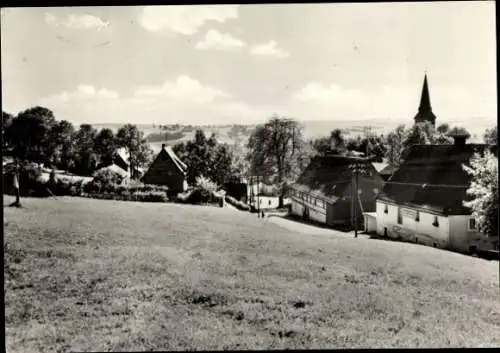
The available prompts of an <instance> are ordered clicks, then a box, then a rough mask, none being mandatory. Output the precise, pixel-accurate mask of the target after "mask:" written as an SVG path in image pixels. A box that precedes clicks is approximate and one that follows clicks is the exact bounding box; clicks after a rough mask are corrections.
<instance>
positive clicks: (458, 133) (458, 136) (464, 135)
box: [448, 127, 470, 148]
mask: <svg viewBox="0 0 500 353" xmlns="http://www.w3.org/2000/svg"><path fill="white" fill-rule="evenodd" d="M448 136H450V137H452V138H453V141H454V142H453V145H454V146H455V147H458V148H463V147H464V146H465V145H466V143H467V139H468V138H469V137H470V134H469V133H468V132H467V130H465V129H464V128H456V127H455V128H453V129H452V130H451V131H450V132H449V133H448Z"/></svg>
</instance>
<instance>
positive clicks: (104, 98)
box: [40, 75, 272, 124]
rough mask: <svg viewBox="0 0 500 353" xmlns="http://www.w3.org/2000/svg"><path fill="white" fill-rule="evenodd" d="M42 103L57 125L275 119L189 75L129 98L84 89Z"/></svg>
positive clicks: (64, 93)
mask: <svg viewBox="0 0 500 353" xmlns="http://www.w3.org/2000/svg"><path fill="white" fill-rule="evenodd" d="M40 103H41V105H44V106H46V107H48V108H49V109H51V110H52V111H54V114H55V115H56V117H58V119H67V120H70V121H72V122H74V123H83V122H87V123H102V122H106V123H120V124H123V123H125V122H130V123H132V124H140V123H151V122H156V123H184V124H225V123H234V122H235V121H239V122H241V123H249V122H255V121H258V120H262V119H264V118H265V117H267V116H270V114H271V113H272V111H267V110H266V109H265V108H262V107H255V106H250V105H248V104H247V103H246V102H244V101H242V100H239V99H237V98H235V97H231V96H230V95H229V94H228V93H226V92H224V91H223V90H222V89H219V88H216V87H213V86H211V85H207V84H204V83H201V82H199V81H198V80H196V79H193V78H191V77H188V76H186V75H181V76H179V77H177V78H176V79H174V80H169V81H166V82H165V83H163V84H161V85H157V86H141V87H138V88H137V89H136V90H135V91H134V92H133V93H132V94H130V95H127V96H119V95H118V93H116V92H113V91H111V90H108V89H105V88H102V89H100V90H98V89H96V88H95V87H93V86H91V85H80V86H78V87H77V89H76V90H75V91H72V92H62V93H60V94H57V95H53V96H51V97H48V98H46V99H44V100H42V101H41V102H40Z"/></svg>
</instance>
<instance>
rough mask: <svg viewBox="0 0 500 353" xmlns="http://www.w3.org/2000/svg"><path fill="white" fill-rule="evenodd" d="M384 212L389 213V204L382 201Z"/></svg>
mask: <svg viewBox="0 0 500 353" xmlns="http://www.w3.org/2000/svg"><path fill="white" fill-rule="evenodd" d="M384 213H389V206H388V205H387V204H386V203H384Z"/></svg>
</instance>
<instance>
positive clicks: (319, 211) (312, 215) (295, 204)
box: [291, 196, 326, 223]
mask: <svg viewBox="0 0 500 353" xmlns="http://www.w3.org/2000/svg"><path fill="white" fill-rule="evenodd" d="M302 202H303V201H302V200H301V201H299V200H298V199H296V198H295V197H294V196H292V197H291V203H292V214H294V215H297V216H300V217H302V216H303V214H304V205H303V204H302ZM306 204H307V207H308V209H309V219H310V220H314V221H316V222H321V223H326V210H325V209H323V208H321V207H319V206H316V205H312V204H309V203H306Z"/></svg>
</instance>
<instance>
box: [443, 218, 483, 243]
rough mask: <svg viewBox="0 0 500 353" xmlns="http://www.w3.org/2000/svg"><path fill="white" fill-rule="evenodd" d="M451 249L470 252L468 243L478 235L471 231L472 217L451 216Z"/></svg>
mask: <svg viewBox="0 0 500 353" xmlns="http://www.w3.org/2000/svg"><path fill="white" fill-rule="evenodd" d="M448 218H449V219H450V247H451V248H453V249H454V250H461V251H467V250H469V244H468V241H469V240H470V239H471V238H473V237H474V236H475V235H477V234H478V232H477V231H476V230H469V219H470V216H468V215H465V216H450V217H448Z"/></svg>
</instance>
